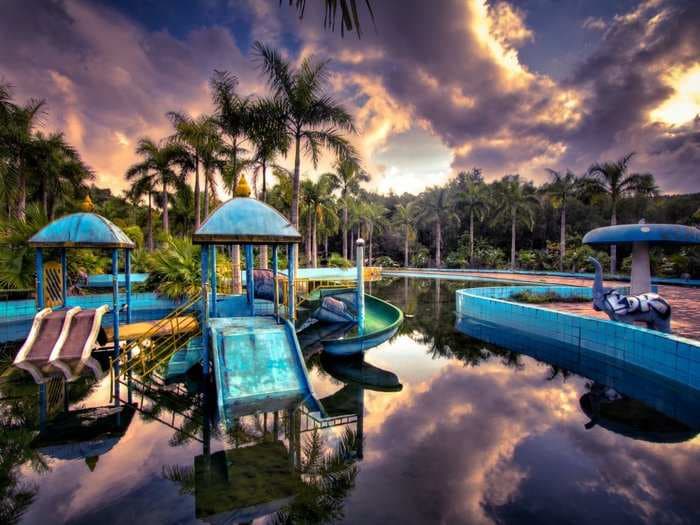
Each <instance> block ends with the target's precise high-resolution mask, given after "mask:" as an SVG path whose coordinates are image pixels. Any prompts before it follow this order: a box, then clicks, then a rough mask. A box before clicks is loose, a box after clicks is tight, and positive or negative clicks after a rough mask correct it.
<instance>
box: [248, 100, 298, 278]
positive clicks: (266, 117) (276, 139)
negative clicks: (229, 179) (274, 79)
mask: <svg viewBox="0 0 700 525" xmlns="http://www.w3.org/2000/svg"><path fill="white" fill-rule="evenodd" d="M281 115H282V110H281V108H280V107H279V105H278V104H277V103H276V102H275V101H274V100H271V99H261V100H258V101H256V102H255V103H253V104H252V106H251V108H250V112H249V120H248V126H247V130H246V132H247V135H248V137H249V139H250V142H251V145H252V146H253V147H254V148H255V151H254V154H253V158H252V159H251V161H252V166H253V169H254V173H255V174H256V175H257V173H258V172H260V173H261V174H262V193H261V194H260V200H262V202H264V203H267V168H268V167H269V166H270V164H271V163H272V162H274V160H275V158H276V157H277V156H278V155H284V154H286V153H287V150H288V149H289V135H287V133H286V132H285V128H284V123H283V120H282V119H281V118H280V117H281ZM253 185H254V186H255V183H253ZM267 258H268V256H267V245H266V244H264V245H262V246H261V247H260V263H261V267H262V268H267Z"/></svg>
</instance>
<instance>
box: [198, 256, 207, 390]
mask: <svg viewBox="0 0 700 525" xmlns="http://www.w3.org/2000/svg"><path fill="white" fill-rule="evenodd" d="M201 254H202V257H201V258H202V260H201V279H202V304H201V305H200V317H201V319H200V322H201V323H202V350H203V354H204V355H203V356H202V373H203V374H204V376H205V377H206V376H208V375H209V305H208V302H209V294H208V291H207V283H208V281H209V273H208V270H209V245H208V244H204V245H202V248H201Z"/></svg>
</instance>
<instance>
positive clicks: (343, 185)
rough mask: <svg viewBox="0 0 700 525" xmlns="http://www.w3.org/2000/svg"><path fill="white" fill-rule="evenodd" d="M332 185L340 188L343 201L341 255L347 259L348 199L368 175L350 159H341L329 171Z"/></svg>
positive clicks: (365, 180)
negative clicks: (333, 170)
mask: <svg viewBox="0 0 700 525" xmlns="http://www.w3.org/2000/svg"><path fill="white" fill-rule="evenodd" d="M330 176H331V177H332V178H331V181H332V183H333V185H334V187H336V188H338V189H340V200H341V201H342V203H343V257H344V258H345V259H348V258H349V257H348V199H349V198H350V196H351V195H353V194H355V193H357V192H358V191H359V189H360V182H367V181H368V180H369V175H368V174H367V173H366V172H365V171H363V170H362V169H361V168H360V166H359V164H358V163H357V162H354V161H353V160H352V159H341V160H339V161H338V162H337V163H336V165H335V172H334V173H331V174H330Z"/></svg>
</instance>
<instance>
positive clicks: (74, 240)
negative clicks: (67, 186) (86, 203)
mask: <svg viewBox="0 0 700 525" xmlns="http://www.w3.org/2000/svg"><path fill="white" fill-rule="evenodd" d="M29 245H30V246H34V247H37V248H41V247H45V248H52V247H54V248H56V247H73V248H134V246H135V245H134V242H133V241H132V240H131V239H129V237H127V236H126V234H125V233H124V232H123V231H121V229H119V228H118V227H117V226H115V225H114V224H113V223H112V222H110V221H108V220H107V219H105V218H104V217H102V216H101V215H97V214H95V213H74V214H72V215H66V216H65V217H61V218H60V219H56V220H55V221H53V222H51V223H49V224H47V225H46V226H44V227H43V228H42V229H41V230H39V231H38V232H37V233H36V234H35V235H34V236H33V237H32V238H31V239H29Z"/></svg>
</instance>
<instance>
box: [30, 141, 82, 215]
mask: <svg viewBox="0 0 700 525" xmlns="http://www.w3.org/2000/svg"><path fill="white" fill-rule="evenodd" d="M32 157H33V158H32V159H31V170H32V171H33V172H34V173H36V174H37V178H38V182H39V193H40V195H41V202H42V206H43V208H44V213H45V214H46V215H47V217H48V218H49V220H50V221H51V220H53V217H54V211H55V207H56V202H57V201H65V200H66V198H67V197H68V196H73V197H78V195H79V194H81V193H82V194H87V190H88V187H87V185H86V181H88V180H94V179H95V174H94V173H93V171H92V170H91V169H90V168H89V167H88V166H87V165H86V164H85V163H84V162H83V161H82V159H81V158H80V154H79V153H78V152H77V151H76V150H75V149H74V148H73V147H72V146H70V145H69V144H68V143H66V141H65V138H64V136H63V133H51V134H50V135H48V136H44V135H43V134H42V133H41V132H37V133H36V135H35V139H34V154H33V155H32Z"/></svg>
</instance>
